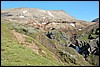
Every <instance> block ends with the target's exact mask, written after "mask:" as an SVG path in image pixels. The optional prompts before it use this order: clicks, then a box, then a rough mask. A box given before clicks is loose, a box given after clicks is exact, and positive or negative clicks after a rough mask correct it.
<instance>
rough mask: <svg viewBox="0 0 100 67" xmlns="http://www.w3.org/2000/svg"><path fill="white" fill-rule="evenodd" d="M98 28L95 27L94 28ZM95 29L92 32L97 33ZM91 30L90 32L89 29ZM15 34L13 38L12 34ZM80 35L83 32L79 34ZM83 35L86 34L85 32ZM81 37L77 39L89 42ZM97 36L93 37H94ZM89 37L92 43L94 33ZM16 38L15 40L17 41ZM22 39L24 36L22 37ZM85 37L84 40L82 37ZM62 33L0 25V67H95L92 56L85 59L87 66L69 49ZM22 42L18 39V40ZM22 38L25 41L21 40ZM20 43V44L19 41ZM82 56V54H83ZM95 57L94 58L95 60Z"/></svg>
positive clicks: (65, 37) (80, 57) (83, 60)
mask: <svg viewBox="0 0 100 67" xmlns="http://www.w3.org/2000/svg"><path fill="white" fill-rule="evenodd" d="M97 28H98V27H97ZM97 28H96V30H97ZM92 29H94V28H92ZM12 30H15V32H14V33H15V34H13V33H12ZM82 33H83V32H82ZM85 33H87V32H85ZM85 33H83V34H84V36H83V37H82V38H81V35H80V36H78V38H77V39H79V40H82V41H84V42H85V41H86V42H88V41H90V39H89V36H90V35H89V34H91V32H90V31H89V32H88V33H89V34H88V35H86V34H85ZM95 34H97V35H95ZM95 34H91V36H92V37H93V38H94V39H96V38H97V37H98V32H95ZM18 35H19V37H18ZM23 35H25V36H23ZM85 35H86V36H85ZM67 36H68V35H66V33H65V32H62V31H59V30H57V29H54V30H48V31H46V32H45V33H44V32H42V31H41V30H40V29H38V28H37V29H36V28H34V27H31V26H28V25H21V24H17V23H9V22H8V21H5V20H3V21H2V23H1V65H2V66H90V65H91V64H92V65H98V61H97V62H95V63H94V61H93V59H98V57H97V56H96V55H94V54H93V55H92V54H91V55H89V56H88V57H87V60H88V61H89V62H87V61H86V60H85V58H84V56H82V54H79V53H78V52H77V51H76V50H75V49H73V48H72V47H69V44H70V42H71V41H70V38H68V37H67ZM20 38H22V39H20ZM24 38H25V39H24ZM21 40H23V41H21ZM83 54H84V53H83ZM95 56H96V57H97V58H95Z"/></svg>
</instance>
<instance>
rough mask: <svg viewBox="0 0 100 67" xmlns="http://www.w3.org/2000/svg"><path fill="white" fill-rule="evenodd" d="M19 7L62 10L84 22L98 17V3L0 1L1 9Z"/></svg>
mask: <svg viewBox="0 0 100 67" xmlns="http://www.w3.org/2000/svg"><path fill="white" fill-rule="evenodd" d="M19 7H29V8H40V9H45V10H64V11H65V12H66V13H68V14H70V15H71V16H73V17H75V18H76V19H79V20H85V21H91V20H93V19H95V18H97V17H99V1H1V9H9V8H19Z"/></svg>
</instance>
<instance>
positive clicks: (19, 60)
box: [1, 23, 63, 66]
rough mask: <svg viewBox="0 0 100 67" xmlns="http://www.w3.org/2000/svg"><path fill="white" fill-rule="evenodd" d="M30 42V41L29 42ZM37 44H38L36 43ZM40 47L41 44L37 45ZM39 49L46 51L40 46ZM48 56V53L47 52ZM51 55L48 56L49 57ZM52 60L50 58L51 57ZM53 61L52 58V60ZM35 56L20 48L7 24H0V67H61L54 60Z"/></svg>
mask: <svg viewBox="0 0 100 67" xmlns="http://www.w3.org/2000/svg"><path fill="white" fill-rule="evenodd" d="M29 41H30V40H29ZM37 44H38V42H37ZM38 45H41V44H38ZM41 48H42V49H44V50H47V49H46V48H45V47H44V46H42V45H41ZM47 52H48V54H49V53H50V52H49V51H47ZM50 56H51V54H49V57H50ZM51 58H52V57H51ZM52 59H53V58H52ZM52 59H51V60H50V59H48V58H47V57H43V56H40V55H37V54H36V53H35V52H34V51H32V50H31V49H29V48H27V47H25V46H22V45H20V44H19V43H18V41H17V40H16V38H15V37H14V36H13V34H12V33H11V32H10V28H9V24H8V23H1V66H56V65H57V66H59V65H60V66H61V65H63V64H61V63H59V62H58V61H56V60H52Z"/></svg>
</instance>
